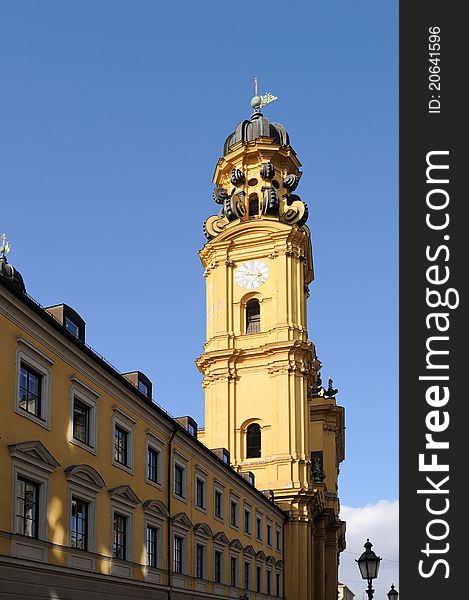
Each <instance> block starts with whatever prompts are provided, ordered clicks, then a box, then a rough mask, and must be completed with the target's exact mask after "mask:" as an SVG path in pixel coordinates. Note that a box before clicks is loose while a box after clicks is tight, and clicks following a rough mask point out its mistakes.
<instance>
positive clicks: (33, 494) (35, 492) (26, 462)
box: [8, 441, 59, 540]
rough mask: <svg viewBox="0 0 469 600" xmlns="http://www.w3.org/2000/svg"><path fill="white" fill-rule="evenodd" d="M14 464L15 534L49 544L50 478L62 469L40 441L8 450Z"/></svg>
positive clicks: (21, 443) (13, 446)
mask: <svg viewBox="0 0 469 600" xmlns="http://www.w3.org/2000/svg"><path fill="white" fill-rule="evenodd" d="M8 450H9V452H10V456H11V457H12V463H13V482H14V485H13V498H12V500H13V503H12V505H13V507H14V510H13V511H12V531H14V532H15V533H18V534H20V535H24V536H26V537H31V538H36V539H42V540H47V537H48V527H47V524H48V520H47V502H48V484H49V475H50V474H51V473H52V472H53V471H54V470H55V469H56V468H57V467H58V466H59V463H58V462H57V460H56V459H55V458H54V457H53V456H52V454H51V453H50V452H49V451H48V450H47V448H46V447H45V446H44V444H42V442H39V441H31V442H19V443H17V444H10V445H9V446H8Z"/></svg>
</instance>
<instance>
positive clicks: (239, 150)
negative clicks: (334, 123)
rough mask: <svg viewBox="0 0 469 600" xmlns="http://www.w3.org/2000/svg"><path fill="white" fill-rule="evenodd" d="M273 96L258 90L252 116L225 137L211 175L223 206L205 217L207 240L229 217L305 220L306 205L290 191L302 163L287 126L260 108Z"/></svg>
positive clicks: (217, 200)
mask: <svg viewBox="0 0 469 600" xmlns="http://www.w3.org/2000/svg"><path fill="white" fill-rule="evenodd" d="M276 99H277V98H276V97H275V96H272V94H270V93H267V94H265V95H264V96H258V95H257V90H256V95H255V96H254V98H253V99H252V100H251V107H252V108H253V109H254V113H253V114H252V116H251V119H250V120H246V121H241V122H240V123H239V124H238V125H237V126H236V129H235V130H234V132H233V133H231V134H230V135H229V136H228V137H227V138H226V140H225V143H224V146H223V156H222V157H221V158H220V159H219V161H218V163H217V166H216V169H215V175H214V178H213V182H214V183H215V186H216V187H215V189H214V191H213V199H214V201H215V203H216V204H219V205H221V212H220V213H219V214H218V215H212V216H210V217H209V218H208V219H207V220H206V221H205V223H204V233H205V236H206V238H207V239H208V240H211V239H213V238H214V237H216V236H217V235H219V234H220V233H221V232H222V231H223V230H224V229H225V228H226V227H227V226H229V225H231V224H232V223H241V222H246V221H251V220H254V219H265V218H267V219H277V220H279V221H282V222H283V223H286V224H288V225H292V226H293V225H295V226H297V227H302V226H303V225H304V224H305V223H306V220H307V218H308V207H307V205H306V204H305V203H304V202H302V200H301V198H300V197H299V196H297V195H296V194H293V193H292V192H294V191H295V190H296V187H297V186H298V183H299V181H300V177H301V175H302V173H301V171H300V170H299V169H300V167H301V163H300V162H299V161H298V158H297V156H296V153H295V151H294V150H293V148H292V147H291V146H290V139H289V136H288V133H287V130H286V129H285V127H284V126H283V125H281V124H280V123H271V122H270V121H269V120H268V119H267V118H266V117H264V115H263V114H262V113H261V112H260V109H261V108H262V107H263V106H266V105H267V104H270V102H272V101H274V100H276Z"/></svg>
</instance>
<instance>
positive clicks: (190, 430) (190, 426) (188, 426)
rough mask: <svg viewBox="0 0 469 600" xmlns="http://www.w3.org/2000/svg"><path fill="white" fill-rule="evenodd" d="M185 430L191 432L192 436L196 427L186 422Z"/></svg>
mask: <svg viewBox="0 0 469 600" xmlns="http://www.w3.org/2000/svg"><path fill="white" fill-rule="evenodd" d="M187 431H188V432H189V433H190V434H191V436H192V437H195V434H196V433H197V431H196V428H195V427H194V425H193V424H192V423H191V422H189V423H188V424H187Z"/></svg>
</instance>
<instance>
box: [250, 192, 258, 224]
mask: <svg viewBox="0 0 469 600" xmlns="http://www.w3.org/2000/svg"><path fill="white" fill-rule="evenodd" d="M257 216H259V198H258V196H257V194H252V195H251V196H249V218H250V219H252V218H253V217H257Z"/></svg>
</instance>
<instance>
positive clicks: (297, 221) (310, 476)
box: [197, 94, 345, 600]
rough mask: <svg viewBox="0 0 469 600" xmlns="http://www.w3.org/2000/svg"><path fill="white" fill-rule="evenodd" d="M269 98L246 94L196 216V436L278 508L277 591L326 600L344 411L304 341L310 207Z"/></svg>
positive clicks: (338, 531) (335, 542)
mask: <svg viewBox="0 0 469 600" xmlns="http://www.w3.org/2000/svg"><path fill="white" fill-rule="evenodd" d="M273 99H275V98H274V97H272V96H271V95H270V94H267V95H265V96H257V95H256V96H255V97H254V98H253V99H252V101H251V105H252V108H253V109H254V113H253V114H252V116H251V118H250V120H245V121H242V122H241V123H239V124H238V125H237V127H236V129H235V131H234V132H233V133H232V134H231V135H229V136H228V138H227V139H226V141H225V144H224V148H223V156H222V157H221V158H220V159H219V161H218V163H217V166H216V169H215V175H214V180H213V181H214V184H215V186H216V187H215V190H214V193H213V197H214V200H215V202H216V203H217V204H219V205H220V206H221V212H220V213H219V214H218V215H213V216H211V217H209V218H208V219H207V220H206V222H205V223H204V232H205V235H206V237H207V239H208V242H207V243H206V244H205V246H204V248H203V249H202V250H201V251H200V257H201V260H202V263H203V266H204V269H205V272H204V277H205V279H206V296H207V315H206V343H205V346H204V353H203V354H202V356H201V357H200V358H199V359H198V360H197V366H198V368H199V369H200V371H201V373H202V374H203V375H204V380H203V386H204V389H205V430H203V431H201V432H200V436H199V438H200V439H201V440H202V441H203V442H204V443H205V444H206V445H207V446H208V447H209V448H212V449H226V450H227V451H228V453H229V459H230V462H231V465H232V467H233V468H234V469H236V470H238V471H239V472H241V473H243V474H246V476H247V477H250V478H251V480H252V481H253V482H254V485H255V486H256V487H257V488H258V489H261V490H263V491H265V493H266V494H268V495H270V497H272V498H273V500H274V502H275V503H276V504H278V505H279V506H280V507H281V508H282V509H283V510H284V511H285V512H286V513H287V514H288V517H289V518H288V520H287V525H286V528H285V532H284V541H283V544H284V562H285V584H284V585H285V598H286V599H287V600H336V598H337V584H338V580H337V570H338V557H339V552H340V551H341V550H343V549H344V548H345V524H344V523H343V522H342V521H341V520H340V518H339V499H338V487H337V478H338V472H339V463H340V462H341V461H342V460H343V459H344V410H343V408H342V407H339V406H337V405H336V401H335V394H336V392H337V390H334V389H333V388H332V381H329V386H328V389H324V388H323V387H322V382H321V379H320V373H319V370H320V367H321V363H320V362H319V360H318V358H317V356H316V350H315V347H314V345H313V344H312V343H311V341H309V339H308V333H307V298H308V296H309V284H310V283H311V282H312V281H313V261H312V250H311V236H310V231H309V229H308V227H307V225H306V222H307V219H308V209H307V205H306V204H305V203H304V202H303V201H302V200H301V199H300V197H299V196H298V195H297V194H296V193H295V191H296V188H297V186H298V184H299V181H300V178H301V174H302V173H301V171H300V167H301V164H300V162H299V161H298V158H297V156H296V153H295V151H294V150H293V148H292V147H291V145H290V140H289V136H288V133H287V131H286V129H285V128H284V127H283V126H282V125H281V124H279V123H270V122H269V120H268V119H267V118H266V117H265V116H264V115H263V114H262V113H261V112H260V109H261V108H262V107H263V106H264V105H266V104H268V103H269V102H270V101H272V100H273ZM256 535H261V536H262V535H265V534H264V533H263V532H259V531H258V532H257V534H256Z"/></svg>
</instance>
